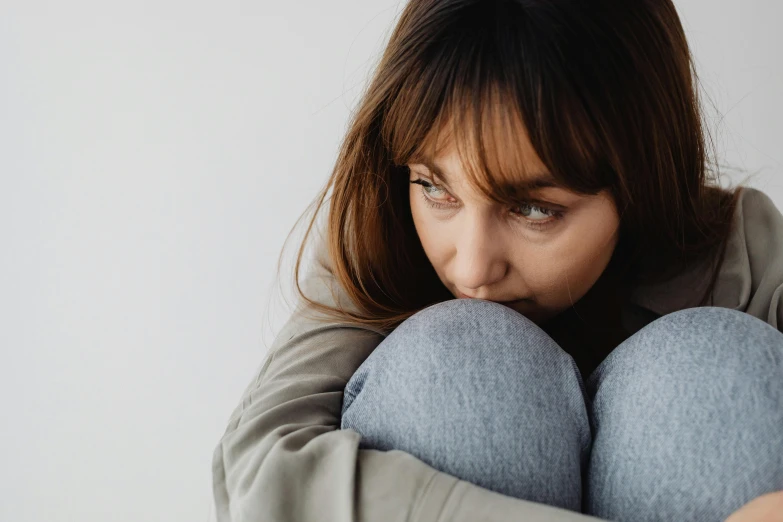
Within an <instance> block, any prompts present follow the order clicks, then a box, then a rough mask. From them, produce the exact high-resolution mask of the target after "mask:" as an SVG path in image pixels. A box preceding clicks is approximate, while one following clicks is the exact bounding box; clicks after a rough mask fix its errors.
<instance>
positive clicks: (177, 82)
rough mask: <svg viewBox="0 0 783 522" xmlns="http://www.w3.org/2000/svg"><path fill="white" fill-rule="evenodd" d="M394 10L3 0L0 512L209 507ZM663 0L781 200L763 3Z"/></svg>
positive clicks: (36, 516)
mask: <svg viewBox="0 0 783 522" xmlns="http://www.w3.org/2000/svg"><path fill="white" fill-rule="evenodd" d="M403 5H404V3H403V2H400V3H395V2H394V1H390V0H387V1H380V0H337V1H335V0H332V1H328V2H325V1H315V0H309V1H303V0H300V1H298V2H271V1H269V0H255V1H253V0H246V1H245V2H243V3H237V2H236V1H231V2H229V1H225V0H224V1H222V2H216V1H213V2H206V1H204V0H201V1H198V2H192V1H191V2H187V3H186V2H178V3H173V2H171V1H162V0H158V1H155V2H153V1H151V0H148V1H146V2H141V1H136V2H133V3H129V2H128V3H126V5H121V6H109V5H108V4H106V3H105V2H104V3H99V2H97V1H93V2H87V1H79V0H76V1H72V2H69V3H68V5H67V8H66V7H64V6H63V5H58V4H55V3H54V2H42V1H39V2H35V1H30V0H26V1H24V2H23V1H22V0H2V1H0V241H2V255H0V318H1V319H0V321H1V322H0V349H1V350H2V351H1V352H0V354H1V355H2V359H1V360H0V401H2V403H1V407H2V410H1V411H2V412H3V419H4V420H3V421H2V429H1V430H0V520H3V521H11V520H13V521H15V522H33V521H36V522H38V521H42V520H47V521H52V522H54V521H72V520H81V521H128V522H131V521H132V522H138V521H153V520H154V521H166V522H171V521H190V522H192V521H204V522H206V521H208V520H212V519H213V517H214V515H213V514H211V508H212V497H211V495H212V492H211V468H210V466H211V459H212V451H213V449H214V447H215V446H216V444H217V442H218V440H219V439H220V437H221V435H222V433H223V430H224V429H225V425H226V422H227V420H228V416H229V414H230V413H231V411H232V409H233V408H234V407H235V406H236V404H237V403H238V400H239V396H240V394H241V392H242V390H243V389H244V387H245V386H246V385H247V383H248V382H249V380H250V378H251V377H252V375H253V373H254V372H255V370H256V368H257V367H258V365H259V364H260V363H261V362H262V360H263V356H264V353H265V350H266V346H267V345H268V343H269V342H270V341H271V339H272V337H273V333H274V331H275V329H276V328H277V326H279V324H281V320H282V319H283V318H284V317H280V316H279V312H278V310H280V308H279V303H278V304H276V303H277V302H278V301H279V297H276V295H277V294H276V292H274V291H273V289H274V287H273V284H274V283H275V278H274V269H275V263H276V260H277V255H278V254H279V252H280V249H281V247H282V244H283V240H284V238H285V236H286V234H287V233H288V232H289V230H290V228H291V226H292V225H293V224H294V221H295V220H296V218H297V217H298V216H299V214H300V213H301V212H302V211H303V210H304V209H305V207H306V205H307V204H308V203H309V202H310V200H311V199H312V197H313V196H314V195H315V194H316V191H317V190H318V188H320V187H321V185H322V184H323V183H324V182H325V181H326V179H327V176H328V174H329V173H330V171H331V169H332V166H333V161H334V160H335V157H336V153H337V147H338V144H339V142H340V140H341V138H342V135H343V132H344V130H345V124H346V121H347V118H348V114H349V111H350V109H351V108H352V107H353V106H354V103H355V101H356V97H357V95H358V94H359V93H360V91H361V89H362V87H363V86H364V83H365V80H366V78H367V75H368V74H369V72H370V68H371V67H372V66H374V64H375V63H376V61H377V59H378V57H379V53H380V51H381V49H382V47H383V44H384V43H385V41H386V39H387V38H388V35H389V32H390V30H391V27H392V24H393V22H394V20H395V19H396V17H397V16H398V14H399V12H400V11H401V9H402V6H403ZM677 5H678V8H679V11H680V13H681V16H682V18H683V21H684V23H685V25H686V28H687V31H688V34H689V36H690V41H691V44H692V46H693V48H694V52H695V54H696V57H697V59H698V64H699V70H700V71H701V76H702V80H703V82H704V89H705V91H706V93H707V94H709V96H711V97H712V99H713V101H714V102H715V108H714V109H710V110H711V113H712V114H713V115H714V120H713V121H714V125H713V132H714V133H715V137H716V140H717V144H718V148H719V150H720V152H721V155H722V158H723V160H724V161H725V162H727V163H729V164H732V165H734V166H736V167H738V168H741V169H745V170H756V169H760V170H761V175H760V176H759V177H758V178H756V180H755V181H754V182H753V183H752V185H754V186H756V187H759V188H761V189H763V190H765V191H767V192H768V193H769V194H770V195H771V196H772V198H773V199H774V200H775V201H776V203H777V204H778V206H779V207H780V208H783V152H781V144H783V123H781V120H783V102H781V97H780V94H781V93H782V92H783V64H782V63H781V61H780V55H781V51H783V39H782V38H781V36H780V31H779V20H780V19H781V15H783V8H782V7H781V4H780V3H779V2H769V1H766V0H748V1H746V2H742V3H739V2H733V3H721V4H716V3H715V2H710V1H708V0H680V1H678V2H677ZM270 299H272V300H271V301H270ZM270 313H271V316H270V315H269V314H270Z"/></svg>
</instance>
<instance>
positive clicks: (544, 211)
mask: <svg viewBox="0 0 783 522" xmlns="http://www.w3.org/2000/svg"><path fill="white" fill-rule="evenodd" d="M512 211H513V212H514V213H515V214H519V215H521V216H524V217H526V218H530V217H533V219H534V221H535V220H537V219H538V218H540V219H541V220H542V221H543V220H544V219H546V218H550V217H554V216H556V215H557V211H556V210H552V209H549V208H544V207H539V206H537V205H533V204H532V203H522V204H521V205H517V206H516V207H514V209H513V210H512ZM533 214H537V216H535V215H533Z"/></svg>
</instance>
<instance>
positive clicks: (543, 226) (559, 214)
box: [411, 178, 565, 232]
mask: <svg viewBox="0 0 783 522" xmlns="http://www.w3.org/2000/svg"><path fill="white" fill-rule="evenodd" d="M411 183H412V184H416V185H421V195H422V197H423V198H424V202H425V203H426V204H427V205H428V206H429V207H430V208H434V209H438V210H445V209H448V208H451V205H446V204H444V203H440V202H438V201H435V200H434V199H432V198H431V197H430V196H428V195H427V192H426V189H428V188H436V189H438V190H443V191H444V192H445V189H444V188H443V187H441V186H440V185H437V184H435V183H432V182H430V181H427V180H424V179H421V178H418V179H415V180H412V181H411ZM447 193H448V192H447ZM519 206H528V207H530V208H532V209H535V210H539V211H541V212H542V213H544V214H549V215H550V217H551V219H548V220H546V221H544V222H542V221H530V220H528V219H527V218H525V216H522V215H520V214H519V213H518V212H512V214H514V217H515V218H517V219H521V220H524V221H525V225H526V226H528V227H529V228H531V229H533V230H536V231H538V232H543V231H544V230H547V229H549V228H551V227H552V226H554V225H555V224H556V223H557V222H558V221H559V220H561V219H562V218H563V216H564V215H565V212H564V211H562V210H556V209H554V208H551V207H548V206H544V205H541V204H538V203H536V204H533V203H532V202H530V201H524V202H522V203H520V204H519Z"/></svg>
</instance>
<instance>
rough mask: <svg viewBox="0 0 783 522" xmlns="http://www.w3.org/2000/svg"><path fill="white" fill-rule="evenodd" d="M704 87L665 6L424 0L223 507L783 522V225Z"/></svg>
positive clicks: (283, 513)
mask: <svg viewBox="0 0 783 522" xmlns="http://www.w3.org/2000/svg"><path fill="white" fill-rule="evenodd" d="M696 86H697V83H696V76H695V73H694V71H693V67H692V61H691V56H690V51H689V48H688V45H687V42H686V39H685V35H684V32H683V29H682V26H681V24H680V20H679V18H678V16H677V13H676V11H675V8H674V6H673V5H672V4H671V2H669V1H667V0H662V1H658V2H650V1H638V0H637V1H630V2H629V1H625V2H609V1H594V2H584V1H581V2H577V1H564V0H563V1H552V0H546V1H543V0H542V1H536V0H524V1H523V0H515V1H512V0H507V1H487V0H473V1H467V0H462V1H451V0H437V1H436V0H413V1H411V2H410V3H409V4H408V5H407V6H406V8H405V10H404V11H403V13H402V15H401V18H400V20H399V22H398V24H397V26H396V28H395V30H394V32H393V34H392V36H391V39H390V42H389V44H388V46H387V48H386V50H385V52H384V55H383V58H382V60H381V62H380V64H379V66H378V69H377V72H376V74H375V76H374V78H373V80H372V82H371V85H370V87H369V89H368V91H367V93H366V94H365V96H364V98H363V99H362V101H361V103H360V105H359V107H358V110H357V112H356V114H355V116H354V118H353V121H352V122H351V126H350V128H349V130H348V133H347V136H346V138H345V140H344V143H343V146H342V148H341V151H340V155H339V158H338V161H337V164H336V167H335V169H334V172H333V175H332V177H331V179H330V181H329V183H328V185H327V186H326V187H325V189H324V191H323V192H322V193H321V194H320V195H319V198H318V199H317V200H316V213H315V214H314V216H313V218H312V220H311V221H310V225H309V227H308V234H309V233H310V231H311V230H312V228H313V224H314V222H315V219H316V217H317V211H318V210H319V209H320V208H322V207H324V202H325V201H326V197H327V195H328V193H329V191H331V198H330V199H329V201H328V207H324V208H327V210H328V222H327V226H326V229H325V231H324V232H323V234H322V237H321V241H320V243H318V246H317V247H316V259H317V263H316V265H315V266H314V267H313V268H312V269H311V270H310V271H309V272H308V273H307V276H306V277H305V279H304V281H303V283H302V284H301V285H300V284H299V279H298V276H299V272H300V270H299V268H300V261H301V258H302V254H303V251H304V248H305V243H303V244H302V248H301V249H300V251H299V258H298V259H297V265H296V269H295V275H296V278H297V279H296V282H297V288H299V292H300V294H301V296H302V298H303V299H302V302H301V303H300V304H301V305H300V306H299V307H298V308H297V310H296V311H295V312H294V314H293V315H292V317H291V319H290V320H289V321H288V323H287V324H286V325H285V327H284V328H283V329H282V331H281V332H279V333H278V336H277V338H276V339H275V342H274V344H273V346H272V347H271V349H270V354H269V356H268V358H267V360H266V361H265V362H264V364H263V365H262V367H261V368H260V371H259V373H258V375H257V377H256V379H254V381H253V382H252V383H251V384H250V385H249V386H248V388H247V390H246V392H245V395H244V397H243V399H242V402H241V403H240V405H239V406H238V407H237V409H236V410H235V411H234V413H233V415H232V416H231V420H230V422H229V426H228V429H227V430H226V434H225V435H224V437H223V438H222V440H221V442H220V444H219V446H218V447H217V448H216V450H215V455H214V463H213V479H214V494H215V502H216V506H217V512H218V518H219V520H221V521H223V520H226V521H227V520H243V521H244V520H248V521H249V520H281V521H288V520H290V521H294V520H304V521H316V520H317V521H331V520H334V521H343V520H422V521H430V520H433V521H434V520H460V521H463V520H464V521H473V520H496V521H507V520H532V521H540V522H543V521H553V520H563V521H577V520H587V519H589V518H590V516H592V517H597V518H601V519H606V520H633V521H647V520H683V521H685V520H693V521H697V520H698V521H708V520H715V521H718V520H725V519H727V517H729V516H731V519H730V520H731V522H743V521H766V520H777V519H774V518H769V516H768V515H765V514H764V513H765V511H769V512H773V510H774V509H775V507H776V505H779V504H780V503H781V502H783V500H782V499H783V495H781V493H774V492H776V491H779V490H782V489H783V435H782V434H783V429H780V428H781V427H783V408H781V404H782V403H783V378H782V377H783V333H781V330H782V329H783V216H781V214H780V212H779V211H778V210H777V209H776V208H775V206H774V204H773V203H772V201H771V200H770V199H769V197H767V196H766V195H764V194H763V193H761V192H759V191H757V190H754V189H750V188H744V189H743V188H737V189H733V190H729V189H723V188H721V187H720V186H719V184H718V183H717V181H718V180H717V178H716V173H715V172H713V171H712V170H710V168H709V162H708V161H707V159H708V158H707V153H706V145H705V136H704V131H703V128H702V125H701V119H700V118H701V113H700V109H699V104H698V96H697V91H696ZM305 239H307V236H306V238H305ZM455 297H456V298H459V299H454V298H455ZM340 428H341V429H340ZM776 503H777V504H776ZM743 506H745V507H744V508H743ZM741 508H742V509H741Z"/></svg>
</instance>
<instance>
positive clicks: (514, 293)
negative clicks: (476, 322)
mask: <svg viewBox="0 0 783 522" xmlns="http://www.w3.org/2000/svg"><path fill="white" fill-rule="evenodd" d="M526 149H527V150H525V151H523V152H525V153H524V154H523V157H525V158H529V161H530V165H528V167H529V168H530V171H531V172H544V173H545V171H546V169H545V167H544V165H543V164H542V163H541V161H540V159H539V158H538V156H537V155H536V154H535V151H534V150H533V149H532V145H531V144H530V143H529V142H528V143H527V147H526ZM408 167H409V168H410V171H411V172H410V181H411V182H413V183H412V184H411V185H410V205H411V211H412V214H413V222H414V225H415V227H416V232H417V233H418V236H419V239H420V240H421V244H422V246H423V247H424V251H425V253H426V254H427V257H428V258H429V260H430V262H431V263H432V266H433V267H434V268H435V271H436V272H437V274H438V277H439V278H440V280H441V281H442V282H443V284H444V285H445V286H446V288H448V289H449V290H450V291H451V292H452V294H453V295H454V296H455V297H460V298H464V297H466V296H467V297H472V298H478V299H486V300H489V301H496V302H504V301H505V302H504V303H503V304H505V305H506V306H509V307H511V308H513V309H514V310H516V311H518V312H520V313H521V314H523V315H525V316H527V317H528V318H530V319H531V320H533V321H534V322H536V323H540V322H542V321H544V320H546V319H549V318H551V317H554V316H555V315H557V314H559V313H560V312H562V311H563V310H565V309H567V308H569V307H570V306H571V305H572V304H573V303H575V302H576V301H578V300H579V299H581V298H582V297H583V296H584V295H585V294H586V293H587V291H588V290H589V289H590V288H591V287H592V286H593V284H594V283H595V282H596V281H597V280H598V278H599V276H600V275H601V274H602V273H603V271H604V269H605V268H606V266H607V264H608V263H609V260H610V259H611V257H612V253H613V251H614V248H615V245H616V244H617V237H618V228H619V218H618V215H617V210H616V207H615V204H614V202H613V201H612V198H611V197H610V196H609V195H608V193H606V192H605V191H604V192H601V193H599V194H597V195H595V196H583V195H579V194H575V193H573V192H571V191H568V190H565V189H562V188H558V187H544V188H538V189H536V190H534V191H533V192H531V201H530V202H527V203H525V202H522V203H521V204H519V205H517V206H516V207H508V206H502V205H500V204H498V203H495V202H493V201H491V200H488V199H486V198H485V197H484V196H483V194H481V193H480V192H477V190H476V189H474V188H473V187H471V186H470V185H469V183H468V182H467V180H466V177H465V176H466V175H465V172H464V170H463V168H462V166H461V164H460V160H459V157H458V155H457V152H456V150H455V149H454V148H453V146H452V147H448V148H446V149H445V150H444V152H443V153H441V155H440V156H438V157H436V158H435V159H434V165H431V167H434V169H431V168H428V167H427V166H425V165H424V164H421V163H409V164H408ZM437 170H439V171H440V172H441V175H440V176H439V175H438V173H437ZM507 301H513V302H507Z"/></svg>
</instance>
